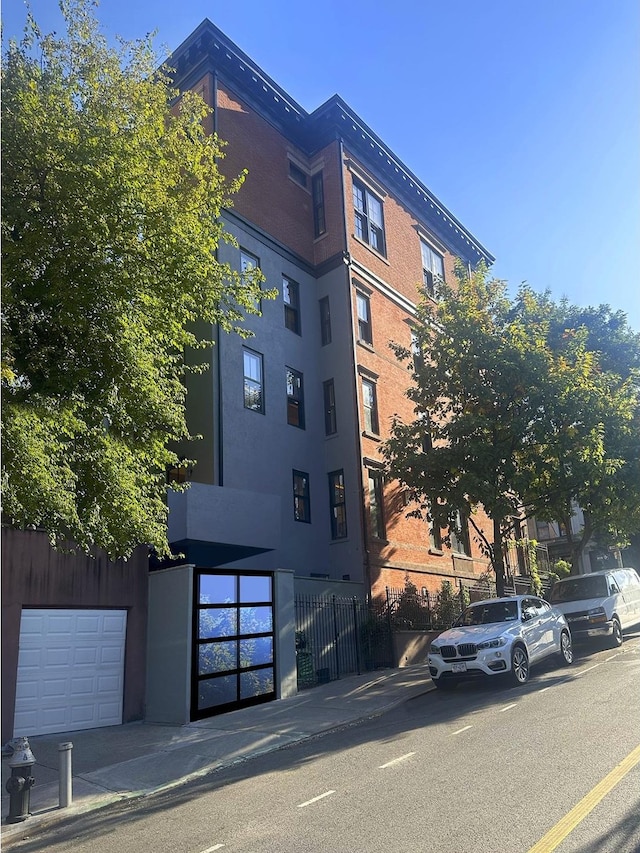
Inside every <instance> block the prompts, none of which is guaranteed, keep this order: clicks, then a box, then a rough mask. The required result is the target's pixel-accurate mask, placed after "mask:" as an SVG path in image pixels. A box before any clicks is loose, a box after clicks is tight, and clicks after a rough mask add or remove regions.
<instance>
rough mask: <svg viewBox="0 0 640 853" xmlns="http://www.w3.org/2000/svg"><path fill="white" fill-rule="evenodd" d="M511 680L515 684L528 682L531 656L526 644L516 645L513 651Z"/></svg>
mask: <svg viewBox="0 0 640 853" xmlns="http://www.w3.org/2000/svg"><path fill="white" fill-rule="evenodd" d="M511 680H512V681H513V683H514V684H526V683H527V681H528V680H529V656H528V655H527V651H526V649H525V648H524V646H516V647H515V649H514V650H513V651H512V652H511Z"/></svg>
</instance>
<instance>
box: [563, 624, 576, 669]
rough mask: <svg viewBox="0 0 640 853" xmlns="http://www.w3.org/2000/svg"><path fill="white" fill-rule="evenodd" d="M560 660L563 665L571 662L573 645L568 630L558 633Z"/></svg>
mask: <svg viewBox="0 0 640 853" xmlns="http://www.w3.org/2000/svg"><path fill="white" fill-rule="evenodd" d="M560 661H561V663H562V664H564V666H569V664H572V663H573V646H572V643H571V634H570V633H569V632H568V631H563V632H562V634H561V635H560Z"/></svg>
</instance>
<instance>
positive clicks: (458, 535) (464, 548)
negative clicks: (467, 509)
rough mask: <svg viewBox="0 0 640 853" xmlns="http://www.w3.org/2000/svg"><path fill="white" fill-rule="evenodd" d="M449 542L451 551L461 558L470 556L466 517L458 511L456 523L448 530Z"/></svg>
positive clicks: (469, 539)
mask: <svg viewBox="0 0 640 853" xmlns="http://www.w3.org/2000/svg"><path fill="white" fill-rule="evenodd" d="M449 540H450V542H451V550H452V551H453V552H454V553H455V554H460V555H461V556H463V557H470V556H471V537H470V536H469V522H468V520H467V518H466V516H465V515H464V514H463V513H461V512H460V511H458V513H457V518H456V523H455V524H452V525H451V526H450V528H449Z"/></svg>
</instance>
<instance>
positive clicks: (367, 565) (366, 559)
mask: <svg viewBox="0 0 640 853" xmlns="http://www.w3.org/2000/svg"><path fill="white" fill-rule="evenodd" d="M339 146H340V183H341V187H342V204H343V216H342V224H343V228H344V262H345V266H346V270H347V302H348V306H349V323H350V325H351V364H352V366H353V381H354V389H355V395H354V398H353V399H354V401H355V411H354V421H353V422H354V425H355V440H356V443H355V446H356V450H357V453H358V473H357V477H358V488H359V490H360V500H359V502H358V505H359V512H360V529H361V531H362V548H363V552H364V553H363V563H364V571H365V584H366V593H367V601H371V555H370V553H369V532H368V527H367V509H366V506H365V499H364V476H363V474H362V458H363V454H362V438H361V435H360V383H359V382H358V363H357V358H356V351H357V349H356V347H357V345H356V332H355V323H354V315H353V299H352V294H351V290H352V284H351V254H350V252H349V229H348V227H347V209H348V207H347V205H348V199H347V194H346V186H345V180H344V161H345V154H344V141H343V139H342V137H340V139H339Z"/></svg>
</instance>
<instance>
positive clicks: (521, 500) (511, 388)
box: [383, 267, 637, 595]
mask: <svg viewBox="0 0 640 853" xmlns="http://www.w3.org/2000/svg"><path fill="white" fill-rule="evenodd" d="M565 308H566V306H565ZM566 313H567V312H566V311H565V315H566ZM560 318H561V312H560V311H559V309H558V307H557V306H556V305H554V303H553V302H552V301H551V300H550V298H549V296H548V294H543V295H538V294H535V293H534V292H533V291H531V289H530V288H528V287H527V286H526V285H523V286H522V287H521V288H520V290H519V293H518V297H517V299H516V300H515V301H513V302H512V301H511V300H509V299H508V297H507V295H506V284H505V283H504V282H501V281H497V280H495V279H489V278H488V277H487V274H486V271H485V270H484V269H479V270H477V271H476V272H474V273H473V274H472V275H470V276H469V275H468V274H467V271H466V270H465V269H463V268H461V267H459V268H458V282H457V287H456V288H455V289H454V288H452V287H448V286H447V285H445V284H444V283H443V284H442V285H441V288H440V301H439V302H438V304H437V306H436V307H435V309H434V308H433V305H432V303H431V302H430V301H429V300H425V301H423V302H422V303H421V305H420V306H419V309H418V313H417V318H416V320H417V322H416V327H415V334H416V342H415V351H414V352H412V353H410V352H409V351H408V350H406V349H405V348H403V347H399V346H394V347H393V348H394V350H395V352H396V354H397V356H398V357H399V358H400V359H401V360H404V361H405V362H407V367H408V370H409V372H410V374H411V379H412V383H411V385H410V387H409V390H408V392H407V394H408V397H409V398H410V399H411V400H412V401H413V403H414V412H415V419H414V420H413V421H410V422H408V423H406V422H404V421H403V420H401V419H400V418H399V417H397V416H396V417H394V418H393V420H392V428H391V437H390V439H389V440H388V441H387V442H386V443H385V445H384V448H383V453H384V455H385V457H386V460H387V464H388V467H389V471H390V473H391V475H392V476H394V477H396V478H397V479H398V480H400V482H401V483H403V484H404V485H405V486H407V487H408V488H409V490H410V491H411V493H412V495H413V497H414V500H415V504H414V506H415V508H414V510H412V513H413V514H415V515H418V516H420V515H424V514H428V515H429V516H430V517H432V518H433V519H434V520H435V522H436V524H439V525H440V526H441V527H449V528H451V526H452V525H454V524H455V519H456V517H457V514H458V513H461V514H462V515H463V517H467V518H468V519H469V522H470V524H471V526H472V528H473V529H474V531H475V535H476V538H477V541H478V542H479V543H480V545H481V547H482V549H483V551H484V553H485V554H486V555H487V556H488V557H489V558H490V560H491V564H492V567H493V569H494V571H495V575H496V588H497V592H498V595H502V594H503V592H504V580H505V578H504V541H505V538H507V537H509V536H512V535H513V534H514V532H515V530H516V529H517V528H518V527H519V526H520V520H519V519H521V518H522V515H523V513H524V515H527V516H531V515H536V516H539V517H542V518H547V519H558V518H562V517H563V514H564V513H566V511H567V507H569V506H570V505H571V501H572V500H573V499H576V498H577V499H581V498H582V497H583V496H584V495H585V494H586V489H587V488H588V487H589V488H590V485H589V484H595V483H600V484H602V483H604V482H605V481H606V482H607V484H611V491H612V492H613V490H614V486H613V483H614V482H616V483H617V482H619V481H620V477H621V476H623V475H625V474H628V475H629V477H631V473H630V472H628V471H626V470H625V461H624V459H623V458H621V457H620V456H619V455H618V453H617V451H618V449H619V446H620V443H621V442H623V441H630V440H631V437H632V435H633V429H634V426H633V425H634V413H635V412H637V393H636V390H635V386H634V385H633V381H632V379H631V377H627V378H625V377H623V376H620V375H619V374H617V373H613V372H610V371H607V370H604V369H603V368H602V365H601V362H600V360H599V356H598V353H596V352H594V351H592V350H590V349H589V348H588V333H587V330H586V329H585V328H584V327H580V328H578V329H569V330H566V331H564V332H563V333H562V334H558V328H559V326H558V323H559V321H560ZM608 431H611V432H612V433H615V434H616V436H617V439H619V440H616V441H615V442H614V441H611V442H609V443H608V438H607V437H608V434H609V433H608ZM427 432H428V433H429V441H425V434H426V433H427ZM636 436H637V432H636ZM622 499H623V496H622V495H620V500H621V501H622ZM479 505H482V507H483V508H484V510H485V511H486V513H487V515H488V516H489V518H490V519H491V529H490V530H486V529H484V527H483V526H482V525H480V524H479V522H478V516H477V513H476V510H477V508H478V506H479Z"/></svg>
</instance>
